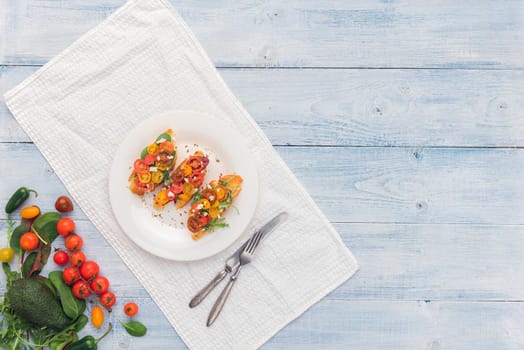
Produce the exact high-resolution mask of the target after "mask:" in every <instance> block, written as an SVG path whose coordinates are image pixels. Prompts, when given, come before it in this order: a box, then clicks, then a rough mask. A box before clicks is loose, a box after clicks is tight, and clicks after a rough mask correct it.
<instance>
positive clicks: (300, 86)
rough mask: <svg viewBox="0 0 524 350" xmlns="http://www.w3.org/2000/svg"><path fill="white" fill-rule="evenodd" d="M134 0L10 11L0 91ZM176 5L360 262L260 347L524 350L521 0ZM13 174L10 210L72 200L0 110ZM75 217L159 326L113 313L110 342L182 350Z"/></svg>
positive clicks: (0, 140) (108, 267) (28, 3)
mask: <svg viewBox="0 0 524 350" xmlns="http://www.w3.org/2000/svg"><path fill="white" fill-rule="evenodd" d="M123 3H124V0H93V1H89V2H85V1H77V0H64V1H51V0H48V1H34V0H18V1H10V2H8V5H7V6H6V7H4V8H1V9H0V10H1V11H0V16H3V17H2V18H3V19H4V21H1V20H0V23H1V24H2V26H0V94H3V92H5V91H7V90H8V89H9V88H11V87H13V86H15V85H16V84H17V83H19V82H20V81H22V80H23V79H24V78H25V77H27V76H29V75H30V74H32V73H33V72H35V71H36V70H37V69H38V68H39V65H41V64H43V63H45V62H47V61H48V60H49V59H50V58H51V57H53V56H54V55H56V54H57V53H59V52H60V51H61V50H62V49H64V48H65V47H67V46H68V45H69V44H70V43H71V42H73V41H74V40H75V39H76V38H77V37H78V36H79V35H81V34H82V33H83V32H85V31H87V30H88V29H90V28H92V27H93V26H94V25H96V24H97V23H99V22H100V21H102V20H103V19H104V18H106V17H107V16H108V15H109V14H110V13H112V12H113V11H114V10H115V9H116V8H118V7H119V6H120V5H121V4H123ZM172 3H173V4H174V5H175V6H176V7H177V8H178V9H179V11H180V13H181V15H182V17H183V18H185V19H186V21H187V22H188V24H189V26H190V27H191V28H192V29H193V30H194V31H195V34H196V35H197V37H198V38H199V39H200V40H201V41H202V44H203V46H204V47H205V48H206V50H207V51H208V53H209V55H210V56H211V58H212V60H213V62H214V63H215V64H216V65H217V66H219V67H223V68H222V69H220V72H221V74H222V75H223V77H224V79H225V80H226V82H227V83H228V85H229V86H230V87H231V88H232V90H233V92H234V93H235V94H236V95H237V96H238V97H239V98H240V100H241V101H242V103H243V104H244V105H245V107H246V108H247V110H248V111H249V112H250V113H251V114H252V115H253V117H254V118H255V119H256V121H257V122H258V123H259V124H260V126H261V127H262V128H263V129H264V131H265V132H266V134H267V135H268V137H269V138H270V140H271V141H272V143H273V144H274V145H275V146H276V149H277V151H278V152H279V153H280V155H281V156H282V157H283V159H284V160H285V161H286V162H287V163H288V164H289V166H290V168H291V169H292V170H293V172H294V173H295V174H296V175H297V177H298V179H299V180H300V181H301V182H302V183H303V184H304V185H305V187H306V188H307V189H308V191H309V192H310V193H311V194H312V196H313V198H315V200H316V201H317V202H318V204H319V205H320V207H321V208H322V210H323V211H324V212H325V213H326V214H327V216H328V218H329V219H330V220H331V221H332V222H334V223H335V226H336V228H337V230H338V231H339V232H340V234H341V236H342V239H343V241H344V242H345V243H346V244H347V245H348V246H349V247H350V248H351V250H352V251H353V253H354V254H355V255H356V257H357V259H358V260H359V262H360V265H361V270H360V271H359V272H358V273H357V274H356V275H355V276H354V277H353V278H352V279H351V280H350V281H348V282H347V283H345V284H344V285H342V286H341V287H340V288H339V289H337V290H335V291H334V292H332V293H331V294H330V295H328V296H327V297H326V298H325V299H324V300H323V301H321V302H320V303H319V304H317V305H315V306H314V307H313V308H312V309H311V310H309V311H307V312H306V313H305V314H304V315H303V316H302V317H300V318H299V319H297V320H296V321H294V322H292V323H291V324H290V325H289V326H288V327H286V328H285V329H284V330H282V331H281V332H280V333H279V334H278V335H277V336H276V337H274V338H273V339H271V340H270V341H269V342H268V343H267V344H266V345H265V346H264V347H263V348H264V349H344V350H345V349H428V350H443V349H454V350H455V349H458V350H469V349H482V350H483V349H486V350H488V349H489V350H492V349H522V348H523V347H524V331H523V330H522V324H523V320H524V312H523V311H524V309H523V307H524V306H523V305H522V302H521V301H522V300H524V277H523V276H524V261H523V260H524V255H523V254H522V251H523V250H524V240H523V239H522V237H523V235H524V210H523V209H524V182H523V181H522V179H523V178H524V151H523V149H522V147H524V112H523V111H524V97H523V96H524V95H523V94H522V91H523V87H524V72H523V68H524V66H523V62H524V20H523V18H524V17H523V15H524V12H523V11H524V7H523V5H522V2H521V1H517V0H508V1H504V2H502V3H500V2H494V1H487V0H486V1H473V0H471V1H470V0H466V1H460V2H456V1H443V2H442V1H441V2H435V3H428V2H419V3H415V2H407V1H389V0H387V1H379V2H372V1H361V0H358V1H351V2H348V1H324V2H318V1H298V0H292V1H286V2H275V1H262V2H261V1H256V0H244V1H234V2H231V1H214V0H213V1H211V0H206V1H194V0H172ZM2 64H4V66H2ZM6 64H8V65H9V66H5V65H6ZM28 64H29V65H35V66H22V65H28ZM240 67H245V68H240ZM260 67H288V68H289V69H258V68H260ZM301 67H306V68H309V69H296V68H301ZM333 68H335V69H333ZM340 68H342V69H340ZM375 68H377V69H375ZM384 68H386V69H384ZM391 68H400V69H391ZM401 68H409V69H401ZM0 164H1V166H0V178H1V179H2V181H0V205H2V203H5V201H6V200H7V198H8V196H9V195H10V193H11V192H12V191H13V190H14V189H15V188H17V187H19V186H22V185H31V186H34V187H36V188H38V189H40V197H39V198H38V201H36V200H35V199H31V200H30V202H29V203H37V204H38V205H40V206H41V207H42V209H43V210H48V209H51V207H52V203H53V201H54V198H56V197H57V196H58V195H61V194H64V193H66V191H65V189H64V187H63V185H62V184H61V182H60V181H59V180H58V178H57V177H56V175H55V174H54V172H53V171H52V169H51V168H50V167H49V165H48V164H47V162H46V161H45V159H44V158H43V157H42V156H41V154H40V153H39V151H38V150H37V148H36V147H35V146H34V145H33V144H32V143H30V140H29V139H28V137H27V135H26V134H25V133H24V132H23V131H22V130H21V128H20V127H19V126H18V124H17V123H16V121H15V120H14V119H13V117H12V116H11V115H10V113H9V112H8V110H7V108H6V106H5V104H4V102H3V101H0ZM326 179H329V181H326ZM73 217H74V218H75V219H76V220H77V221H78V228H79V231H80V232H82V234H83V236H84V238H85V240H86V245H85V251H86V253H87V254H88V255H89V256H93V257H96V258H97V260H99V261H100V264H101V266H102V267H103V272H104V274H106V275H108V276H109V277H110V278H111V282H112V288H113V289H114V290H115V291H116V292H117V294H118V295H119V296H120V297H121V300H120V302H121V303H122V302H123V301H127V300H138V301H139V303H140V305H141V311H140V314H139V317H138V319H139V320H141V321H143V322H144V323H146V324H147V325H148V327H149V336H147V337H145V338H130V337H129V336H127V335H126V333H125V332H124V331H123V329H122V327H121V326H120V325H119V322H118V320H119V319H122V318H124V316H123V314H122V311H121V310H120V309H119V308H115V310H114V312H113V313H112V314H111V316H110V319H111V320H112V322H113V324H114V325H116V328H115V331H114V332H113V333H112V334H111V335H110V337H109V338H108V339H107V340H105V341H104V342H102V343H101V344H100V348H101V349H114V348H122V349H147V348H149V349H166V350H167V349H185V346H184V344H183V343H182V341H181V340H180V339H179V338H178V336H177V335H176V332H175V331H174V330H173V328H172V327H171V326H170V325H169V324H168V322H167V320H166V319H165V318H164V316H163V315H162V313H161V311H160V310H159V309H158V307H157V306H156V305H155V304H154V303H153V302H152V301H151V299H150V297H149V295H148V294H147V293H146V292H145V290H144V289H143V288H142V287H141V285H140V284H139V283H138V281H137V280H136V278H135V277H134V276H133V275H132V273H131V272H130V271H129V270H128V269H127V267H126V266H125V264H124V263H123V262H122V261H121V260H120V258H119V257H118V256H117V255H116V254H115V253H114V251H113V250H112V248H111V247H110V246H109V245H108V244H107V243H106V242H105V240H103V239H101V236H100V234H99V233H98V232H97V231H96V229H95V228H94V227H93V225H92V224H91V223H90V222H88V221H87V220H86V217H85V215H84V214H83V213H82V212H81V211H80V210H77V211H75V213H74V214H73ZM5 219H6V217H5V215H4V214H0V242H2V241H5V230H6V221H5ZM0 245H1V244H0ZM51 267H52V265H49V267H48V269H49V268H51ZM2 278H3V277H0V285H3V282H2V281H3V279H2ZM0 292H1V290H0ZM175 297H176V296H175ZM89 331H90V332H93V330H92V328H90V329H89ZM94 332H95V335H96V334H97V331H94ZM98 333H100V332H99V331H98Z"/></svg>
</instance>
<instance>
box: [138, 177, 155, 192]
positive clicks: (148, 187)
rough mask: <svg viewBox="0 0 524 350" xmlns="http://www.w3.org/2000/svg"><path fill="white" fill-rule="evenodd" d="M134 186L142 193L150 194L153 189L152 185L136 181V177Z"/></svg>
mask: <svg viewBox="0 0 524 350" xmlns="http://www.w3.org/2000/svg"><path fill="white" fill-rule="evenodd" d="M135 186H136V187H137V188H138V190H139V191H143V192H150V191H151V190H152V189H153V183H151V182H148V183H142V182H140V180H139V179H138V177H137V178H136V179H135Z"/></svg>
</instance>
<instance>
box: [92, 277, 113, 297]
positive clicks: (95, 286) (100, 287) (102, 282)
mask: <svg viewBox="0 0 524 350" xmlns="http://www.w3.org/2000/svg"><path fill="white" fill-rule="evenodd" d="M89 286H90V287H91V289H92V290H93V292H95V293H96V294H104V293H105V292H107V290H108V289H109V280H108V279H107V278H105V277H104V276H96V277H95V278H94V279H93V280H92V281H91V284H90V285H89Z"/></svg>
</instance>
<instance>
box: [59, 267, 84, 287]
mask: <svg viewBox="0 0 524 350" xmlns="http://www.w3.org/2000/svg"><path fill="white" fill-rule="evenodd" d="M62 278H63V279H64V282H65V283H67V284H73V283H74V282H76V281H78V280H79V279H80V272H78V269H77V268H76V267H74V266H68V267H66V268H65V269H64V271H63V272H62Z"/></svg>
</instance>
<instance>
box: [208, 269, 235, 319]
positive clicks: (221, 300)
mask: <svg viewBox="0 0 524 350" xmlns="http://www.w3.org/2000/svg"><path fill="white" fill-rule="evenodd" d="M240 267H241V266H239V267H238V270H237V271H236V272H235V274H233V276H231V278H230V279H229V281H228V282H227V285H226V286H225V287H224V290H223V291H222V293H220V296H219V297H218V299H217V301H216V302H215V305H213V308H212V309H211V311H210V312H209V317H208V318H207V326H208V327H209V326H211V325H212V324H213V322H215V320H216V319H217V317H218V315H220V311H222V308H223V307H224V304H225V303H226V300H227V297H228V296H229V293H230V292H231V289H233V284H235V281H236V280H237V276H238V272H240Z"/></svg>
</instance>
